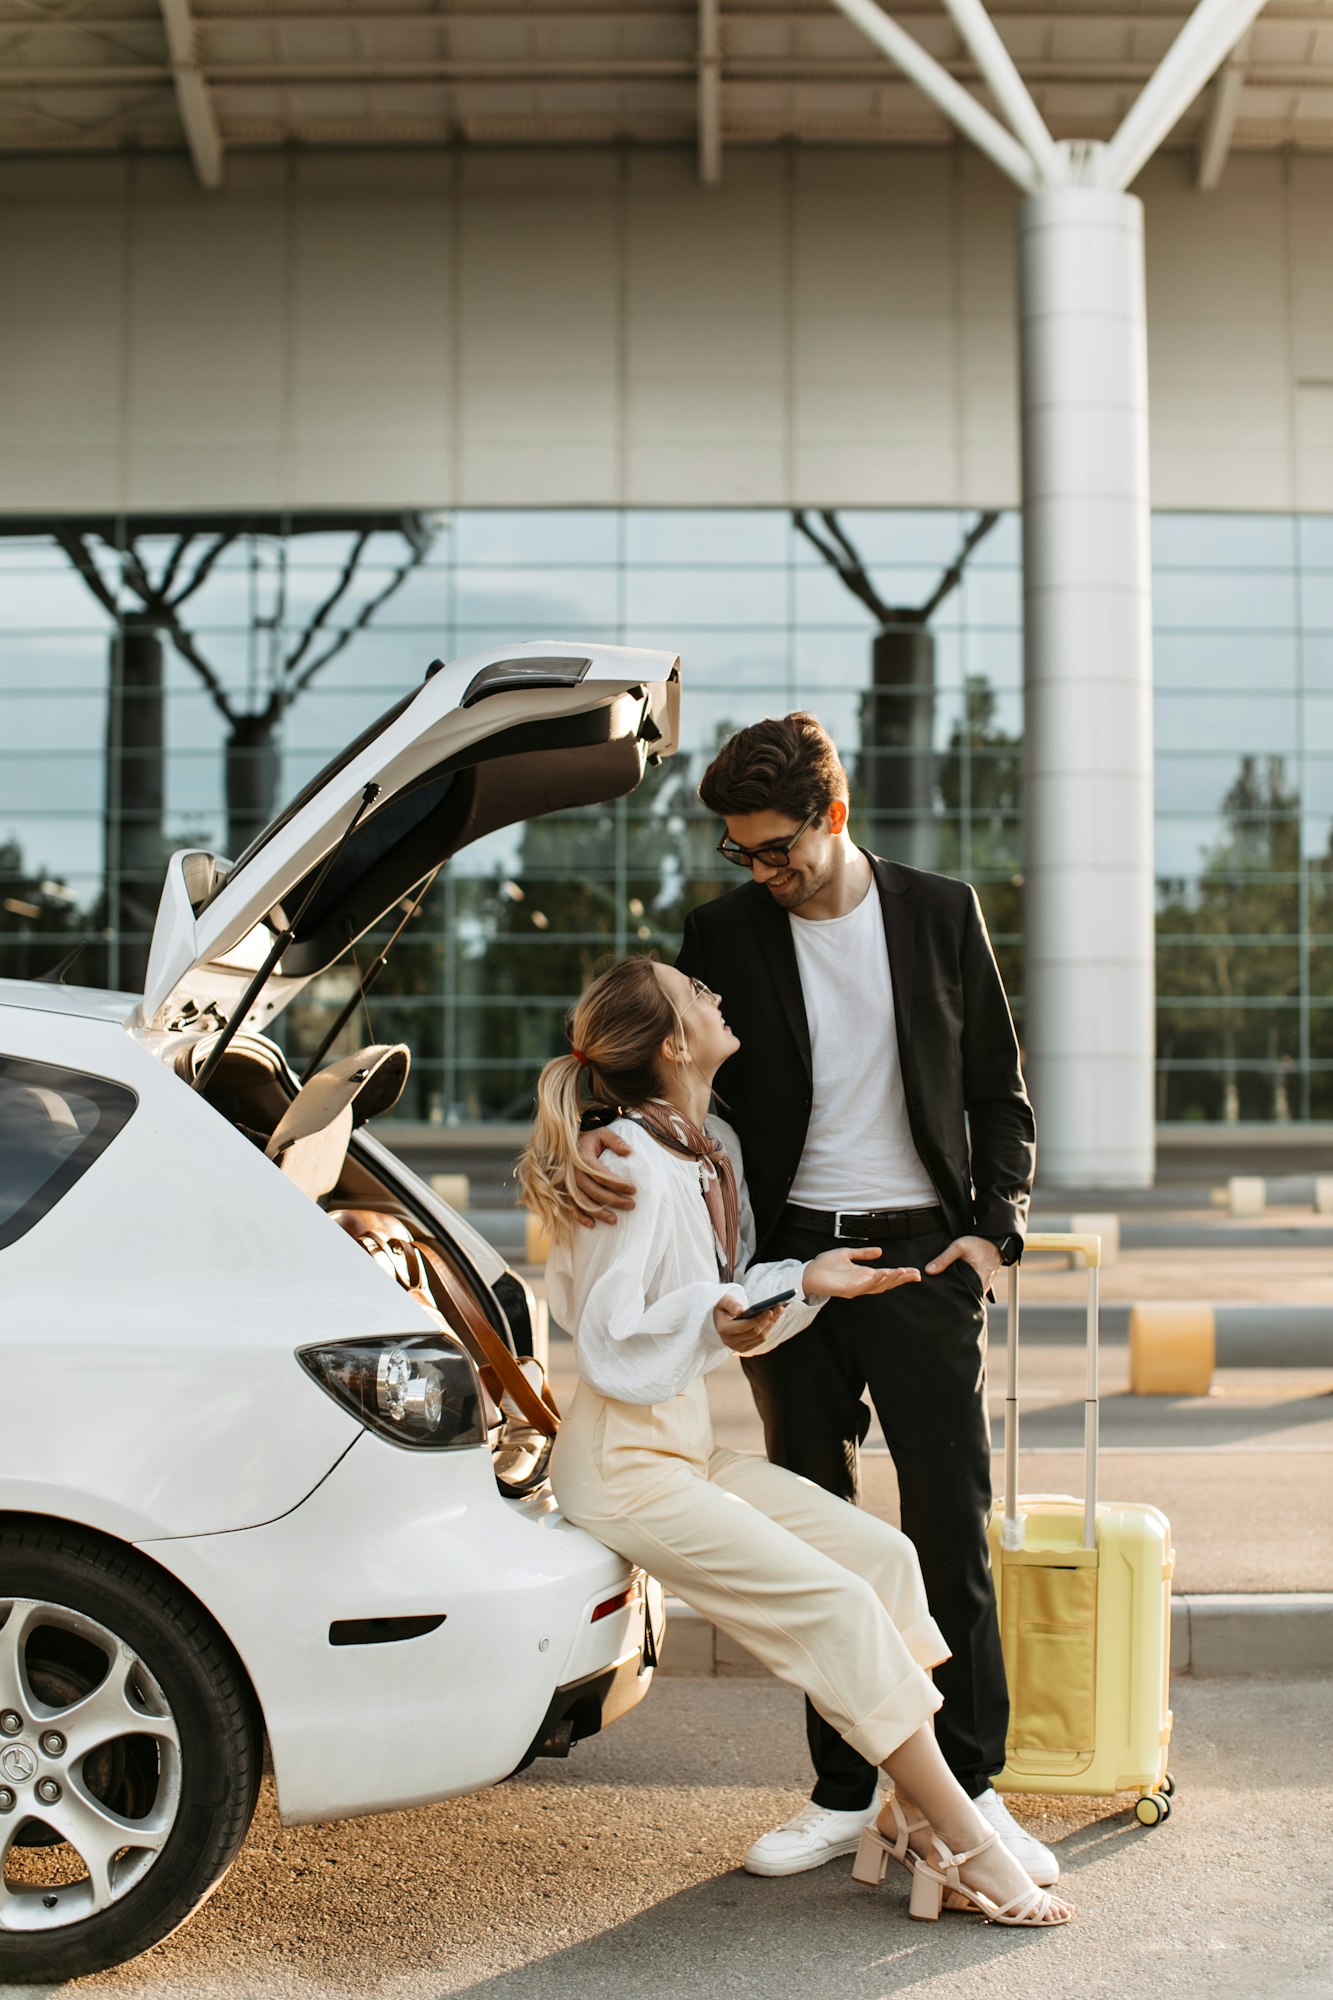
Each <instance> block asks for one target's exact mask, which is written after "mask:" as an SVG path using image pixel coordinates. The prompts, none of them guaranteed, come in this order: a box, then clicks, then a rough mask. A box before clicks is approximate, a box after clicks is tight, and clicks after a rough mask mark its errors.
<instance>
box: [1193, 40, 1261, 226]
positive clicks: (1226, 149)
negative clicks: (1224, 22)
mask: <svg viewBox="0 0 1333 2000" xmlns="http://www.w3.org/2000/svg"><path fill="white" fill-rule="evenodd" d="M1248 40H1249V37H1248V36H1247V37H1246V41H1248ZM1244 51H1245V42H1242V43H1241V45H1240V47H1239V48H1238V49H1237V51H1236V53H1235V55H1234V56H1233V57H1232V58H1231V61H1230V62H1229V63H1225V64H1224V65H1223V67H1222V68H1221V69H1220V70H1219V71H1218V72H1217V78H1216V81H1215V82H1214V84H1213V97H1212V102H1211V104H1210V105H1209V106H1208V119H1207V123H1206V124H1205V125H1204V128H1203V136H1202V138H1201V139H1200V141H1199V164H1198V169H1197V171H1196V173H1195V176H1194V180H1195V186H1196V187H1200V188H1202V189H1204V190H1205V192H1207V191H1208V190H1210V189H1212V188H1215V187H1216V186H1217V184H1218V182H1219V181H1220V180H1221V178H1222V173H1223V170H1224V168H1225V167H1226V163H1227V155H1228V154H1229V153H1230V151H1231V140H1232V135H1233V134H1234V132H1235V130H1236V120H1237V118H1238V117H1239V115H1240V100H1241V98H1242V96H1243V95H1244V92H1245V70H1246V62H1245V53H1244Z"/></svg>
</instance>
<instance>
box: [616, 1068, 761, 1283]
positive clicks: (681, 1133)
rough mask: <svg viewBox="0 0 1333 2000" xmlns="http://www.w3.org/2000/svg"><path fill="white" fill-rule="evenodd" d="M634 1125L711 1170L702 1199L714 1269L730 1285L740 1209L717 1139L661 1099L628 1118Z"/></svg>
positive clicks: (737, 1252)
mask: <svg viewBox="0 0 1333 2000" xmlns="http://www.w3.org/2000/svg"><path fill="white" fill-rule="evenodd" d="M628 1115H629V1117H631V1118H632V1119H633V1120H634V1122H635V1124H636V1125H642V1126H643V1127H644V1129H645V1131H648V1132H651V1133H652V1135H653V1137H654V1138H655V1139H657V1140H658V1141H660V1143H661V1144H662V1145H664V1146H665V1147H666V1148H667V1149H668V1151H669V1152H672V1153H683V1154H685V1155H686V1157H687V1158H689V1159H691V1160H698V1161H700V1162H701V1163H702V1164H703V1166H704V1167H705V1168H706V1169H707V1168H711V1169H712V1171H711V1173H708V1174H707V1175H706V1177H705V1178H704V1179H703V1196H704V1200H705V1201H706V1202H707V1204H708V1217H709V1220H710V1222H711V1223H712V1225H713V1239H714V1242H715V1243H716V1245H717V1265H718V1270H719V1272H720V1273H721V1276H722V1281H723V1283H724V1284H730V1282H731V1280H732V1277H733V1276H734V1274H735V1270H736V1259H737V1257H738V1256H739V1255H740V1233H741V1206H740V1196H739V1194H738V1193H737V1189H736V1169H735V1168H734V1167H733V1166H732V1164H731V1156H730V1154H729V1153H728V1152H727V1149H726V1147H725V1146H724V1145H723V1144H722V1141H721V1140H720V1139H714V1138H712V1137H711V1135H710V1134H709V1133H707V1132H705V1131H704V1129H703V1127H702V1125H696V1124H695V1123H694V1120H693V1119H692V1118H687V1117H686V1116H685V1113H684V1112H683V1111H677V1109H676V1107H675V1106H674V1104H668V1103H667V1102H666V1100H665V1099H664V1098H661V1097H654V1098H651V1099H650V1100H649V1102H648V1103H647V1104H641V1105H640V1106H639V1107H638V1109H637V1110H635V1111H631V1112H630V1113H629V1114H628Z"/></svg>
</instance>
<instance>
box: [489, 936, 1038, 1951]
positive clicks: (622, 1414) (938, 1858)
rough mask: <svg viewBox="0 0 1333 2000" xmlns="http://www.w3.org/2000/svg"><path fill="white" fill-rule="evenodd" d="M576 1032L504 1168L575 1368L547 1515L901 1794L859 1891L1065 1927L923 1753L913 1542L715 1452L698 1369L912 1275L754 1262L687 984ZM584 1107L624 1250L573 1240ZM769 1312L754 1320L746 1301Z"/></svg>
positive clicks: (759, 1465)
mask: <svg viewBox="0 0 1333 2000" xmlns="http://www.w3.org/2000/svg"><path fill="white" fill-rule="evenodd" d="M571 1026H572V1043H573V1046H572V1050H571V1052H570V1053H569V1054H568V1055H564V1056H558V1057H557V1058H556V1059H555V1060H554V1061H553V1062H549V1063H547V1065H546V1067H545V1068H544V1069H543V1071H542V1073H541V1077H540V1080H539V1083H538V1087H537V1119H536V1124H535V1127H534V1131H533V1136H532V1141H531V1144H530V1145H529V1147H528V1150H527V1152H526V1153H525V1154H524V1156H523V1159H522V1161H521V1163H520V1168H519V1178H520V1182H521V1185H522V1189H523V1199H524V1201H525V1202H526V1204H527V1205H528V1207H530V1208H532V1209H534V1210H535V1211H536V1213H537V1214H538V1215H540V1216H541V1218H542V1220H543V1221H544V1222H545V1224H546V1226H547V1228H548V1230H549V1231H550V1233H551V1237H552V1242H553V1246H554V1247H553V1249H552V1252H551V1257H550V1261H549V1263H548V1266H547V1278H548V1283H549V1288H550V1297H551V1305H552V1309H553V1311H554V1312H555V1315H556V1317H557V1319H558V1320H559V1321H560V1322H561V1324H562V1325H564V1326H566V1327H568V1328H570V1329H571V1331H572V1332H573V1334H574V1340H575V1348H576V1353H577V1359H578V1371H579V1386H578V1390H577V1392H576V1394H575V1397H574V1400H573V1404H572V1406H571V1408H570V1412H569V1415H568V1417H567V1418H566V1421H565V1423H564V1425H563V1427H562V1429H561V1432H560V1436H559V1438H558V1439H557V1441H556V1446H555V1451H554V1454H553V1457H552V1464H551V1470H552V1483H553V1485H554V1488H555V1493H556V1497H557V1499H558V1500H559V1503H560V1507H561V1510H562V1512H563V1513H564V1514H565V1516H566V1517H567V1518H568V1519H569V1520H571V1521H574V1522H576V1523H577V1524H578V1525H580V1526H581V1527H584V1528H586V1529H588V1530H589V1532H590V1533H592V1534H594V1535H596V1536H597V1537H598V1539H599V1540H600V1541H603V1542H605V1543H606V1544H607V1546H608V1547H610V1548H613V1549H615V1550H616V1551H617V1552H618V1553H619V1554H621V1555H623V1556H624V1557H625V1558H626V1560H627V1561H629V1562H633V1563H637V1564H639V1565H640V1566H641V1567H642V1568H644V1569H646V1570H648V1571H650V1572H651V1573H652V1574H653V1575H654V1576H656V1577H658V1578H660V1580H661V1581H662V1582H663V1583H664V1584H666V1585H667V1586H668V1588H670V1589H672V1590H674V1591H675V1592H676V1593H677V1594H678V1595H679V1596H680V1597H681V1598H683V1599H684V1601H685V1602H686V1603H687V1604H691V1605H693V1606H694V1607H695V1608H696V1609H697V1610H699V1611H700V1612H702V1613H703V1614H704V1615H705V1616H706V1617H708V1618H710V1619H711V1620H712V1621H713V1622H714V1623H715V1624H716V1625H717V1627H718V1628H719V1630H721V1631H724V1632H727V1633H729V1634H730V1635H731V1636H732V1637H733V1638H735V1639H737V1640H739V1642H740V1643H741V1644H742V1645H744V1646H746V1647H748V1649H749V1650H750V1651H751V1652H752V1653H753V1654H755V1656H756V1657H757V1658H758V1659H759V1660H761V1661H762V1662H763V1663H764V1665H765V1666H767V1667H769V1668H770V1669H771V1670H772V1671H773V1672H774V1673H775V1674H778V1675H780V1676H781V1678H782V1679H784V1680H787V1681H790V1682H791V1683H792V1684H793V1685H794V1686H796V1687H798V1688H800V1689H802V1691H803V1692H804V1693H806V1694H807V1695H808V1696H809V1698H810V1700H811V1701H812V1702H813V1703H814V1705H815V1707H816V1708H817V1709H818V1710H819V1711H820V1713H821V1714H822V1715H823V1716H825V1717H826V1718H827V1720H828V1721H829V1722H831V1723H832V1724H833V1726H834V1727H835V1728H836V1729H838V1730H839V1731H840V1732H841V1733H842V1734H843V1736H844V1737H845V1738H846V1739H847V1741H848V1742H849V1743H851V1744H852V1745H853V1746H854V1747H855V1748H856V1749H858V1750H859V1751H861V1753H862V1754H863V1755H864V1756H865V1757H867V1758H869V1759H870V1760H871V1761H872V1762H873V1763H875V1764H879V1765H882V1766H883V1768H884V1769H885V1770H886V1771H887V1773H888V1774H889V1777H890V1779H891V1780H892V1782H893V1784H894V1786H895V1788H896V1794H897V1795H896V1797H893V1798H891V1799H890V1800H889V1802H888V1804H887V1805H886V1806H885V1809H884V1812H883V1813H882V1814H881V1815H880V1821H879V1826H878V1828H872V1829H870V1830H869V1831H868V1832H867V1833H866V1834H865V1836H864V1837H863V1839H862V1842H861V1850H860V1854H859V1857H858V1862H857V1868H856V1871H855V1872H856V1873H857V1875H858V1877H859V1878H861V1879H863V1880H870V1881H879V1880H882V1879H883V1876H884V1873H885V1869H886V1866H887V1861H888V1859H889V1858H893V1859H895V1860H898V1861H900V1862H902V1863H903V1864H904V1865H905V1866H907V1867H908V1868H909V1869H911V1871H912V1876H913V1880H912V1898H911V1910H912V1914H913V1915H914V1916H919V1917H925V1918H933V1917H936V1916H937V1915H938V1914H939V1910H940V1908H941V1906H942V1904H943V1903H944V1901H945V1899H946V1898H947V1899H948V1902H949V1906H950V1907H954V1908H970V1909H973V1910H975V1911H977V1912H978V1913H980V1914H982V1915H985V1916H987V1917H989V1918H991V1919H992V1921H995V1922H999V1923H1005V1924H1022V1925H1033V1926H1047V1925H1052V1924H1058V1923H1064V1922H1065V1921H1066V1920H1067V1919H1068V1917H1069V1916H1070V1914H1071V1912H1070V1909H1069V1906H1068V1904H1066V1903H1064V1902H1063V1901H1062V1900H1061V1899H1060V1898H1058V1897H1055V1896H1053V1895H1051V1894H1050V1893H1049V1892H1047V1891H1045V1890H1042V1889H1038V1888H1037V1887H1036V1885H1035V1884H1034V1883H1033V1881H1032V1880H1031V1878H1030V1876H1029V1875H1028V1874H1027V1872H1026V1871H1025V1870H1024V1869H1023V1868H1022V1867H1021V1866H1020V1865H1019V1863H1018V1862H1017V1861H1015V1860H1014V1858H1013V1856H1012V1855H1011V1854H1010V1853H1009V1851H1008V1850H1007V1848H1005V1847H1004V1846H1003V1845H1002V1844H1001V1842H1000V1840H999V1838H998V1836H997V1835H996V1834H995V1833H994V1832H993V1830H992V1829H991V1828H989V1827H988V1826H987V1825H986V1822H985V1821H984V1819H982V1817H981V1816H980V1814H979V1813H978V1812H977V1810H976V1808H975V1806H974V1805H973V1803H972V1801H971V1800H970V1799H969V1798H968V1797H967V1794H966V1793H965V1792H964V1791H963V1790H962V1789H961V1787H960V1786H959V1785H958V1783H957V1781H956V1780H955V1779H954V1777H953V1776H952V1775H951V1773H950V1771H949V1768H948V1766H947V1765H946V1764H945V1762H944V1759H943V1757H942V1756H941V1755H940V1753H939V1750H938V1748H937V1747H936V1743H935V1735H934V1730H933V1727H932V1724H931V1718H932V1716H933V1715H934V1713H935V1710H936V1709H937V1708H938V1707H939V1705H940V1697H939V1695H938V1693H937V1692H936V1690H935V1688H934V1686H933V1684H932V1682H931V1680H930V1677H929V1673H928V1669H929V1668H930V1667H932V1666H936V1665H938V1664H939V1663H940V1662H941V1661H942V1660H944V1659H946V1658H947V1657H948V1648H947V1647H946V1646H945V1644H944V1641H943V1639H942V1638H941V1636H940V1632H939V1628H938V1627H937V1626H936V1624H935V1621H934V1619H933V1618H932V1617H931V1615H930V1611H929V1607H928V1606H927V1603H926V1598H925V1592H924V1589H923V1587H922V1583H921V1571H920V1567H919V1565H918V1563H917V1559H916V1552H915V1550H914V1549H913V1547H912V1544H911V1543H910V1542H909V1541H907V1539H906V1538H905V1537H904V1536H903V1535H901V1534H900V1533H899V1532H898V1530H897V1529H896V1528H892V1527H890V1526H889V1525H888V1524H887V1523H886V1522H883V1521H879V1520H876V1519H875V1518H874V1517H873V1516H872V1515H869V1514H866V1513H863V1512H862V1511H861V1510H860V1509H858V1508H855V1507H849V1506H848V1505H847V1504H846V1502H845V1501H842V1500H839V1499H836V1498H834V1497H833V1496H832V1495H830V1494H828V1493H825V1492H824V1491H823V1490H822V1489H821V1488H819V1487H817V1486H815V1485H813V1484H811V1483H810V1482H809V1481H807V1480H804V1479H800V1478H798V1477H797V1476H796V1475H795V1474H793V1473H790V1472H786V1471H783V1470H782V1469H781V1468H780V1467H778V1466H775V1465H771V1464H769V1462H768V1461H767V1459H764V1458H761V1457H759V1456H757V1455H754V1456H751V1455H748V1454H745V1453H741V1452H735V1451H724V1450H720V1449H719V1448H718V1447H717V1446H716V1445H715V1444H714V1441H713V1435H712V1428H711V1424H710V1420H709V1410H708V1399H707V1393H706V1390H705V1386H704V1377H705V1375H707V1374H708V1373H709V1371H710V1370H711V1369H713V1368H715V1367H717V1366H718V1365H719V1364H720V1363H721V1362H724V1361H725V1360H726V1359H727V1358H728V1356H729V1355H731V1354H753V1353H757V1352H760V1351H761V1350H767V1349H770V1348H772V1347H775V1346H777V1345H778V1344H779V1343H780V1342H781V1341H783V1340H786V1339H788V1338H790V1337H791V1335H793V1334H795V1333H798V1332H800V1331H801V1329H802V1328H803V1327H806V1326H808V1325H809V1324H810V1322H811V1320H812V1319H813V1318H814V1316H815V1315H816V1314H817V1313H818V1311H819V1309H820V1306H821V1305H822V1303H823V1301H824V1300H825V1299H826V1298H855V1297H859V1296H861V1295H863V1294H865V1293H869V1292H877V1291H889V1290H892V1289H893V1288H894V1287H895V1286H899V1285H906V1284H914V1283H917V1282H918V1281H919V1278H920V1273H919V1272H918V1271H916V1270H914V1269H907V1270H881V1269H875V1268H872V1267H873V1264H874V1262H875V1260H876V1259H877V1258H878V1257H879V1256H880V1252H879V1250H878V1249H877V1248H874V1247H865V1248H859V1249H852V1250H836V1251H825V1252H824V1253H823V1254H822V1255H820V1256H818V1257H816V1258H814V1259H812V1260H811V1261H810V1262H809V1263H807V1264H804V1265H802V1264H800V1263H797V1262H795V1261H786V1262H782V1263H776V1264H754V1263H751V1261H750V1259H751V1257H752V1255H753V1250H754V1240H755V1239H754V1225H753V1221H752V1218H751V1214H750V1206H749V1202H748V1200H747V1197H746V1192H745V1182H744V1176H743V1171H742V1163H741V1158H740V1149H739V1145H738V1143H737V1141H736V1136H735V1134H734V1132H732V1130H731V1128H730V1127H729V1126H728V1125H726V1124H725V1123H724V1122H723V1121H722V1120H721V1119H719V1118H716V1117H714V1116H712V1115H711V1114H710V1110H709V1105H710V1098H711V1091H712V1081H713V1077H714V1075H715V1073H716V1071H717V1070H718V1068H719V1067H720V1066H721V1064H722V1063H723V1062H725V1060H726V1059H727V1057H728V1056H729V1055H731V1054H733V1053H734V1051H735V1050H736V1049H737V1048H738V1047H739V1043H738V1041H737V1038H736V1036H735V1035H733V1034H732V1032H731V1030H730V1029H729V1028H728V1026H727V1024H726V1021H725V1020H724V1019H723V1016H722V1009H721V1003H720V1001H719V998H718V995H717V994H715V993H712V992H710V991H709V990H708V988H707V987H705V986H704V985H703V984H702V982H700V981H698V980H692V979H690V978H688V977H687V976H686V974H684V973H683V972H680V971H678V970H677V969H676V968H675V967H674V966H669V965H663V964H660V963H659V962H658V961H657V960H656V959H654V958H651V957H643V958H633V959H627V960H624V961H622V962H621V963H620V964H618V965H615V966H613V967H612V968H611V969H610V971H608V972H605V973H603V974H602V975H601V976H600V977H599V978H597V979H595V980H594V981H593V983H592V984H591V985H590V986H589V988H588V990H587V991H586V992H585V994H584V995H583V998H582V999H581V1000H580V1001H579V1003H578V1005H577V1007H576V1008H575V1010H574V1014H573V1017H572V1024H571ZM774 1088H775V1089H781V1088H782V1083H781V1080H780V1079H775V1081H774ZM589 1100H591V1101H595V1102H597V1103H600V1104H604V1105H608V1106H614V1107H617V1109H618V1116H617V1118H616V1120H615V1123H614V1125H613V1128H612V1129H613V1130H614V1131H615V1132H616V1133H617V1135H618V1136H619V1137H622V1138H624V1139H625V1140H626V1141H627V1142H628V1143H629V1145H630V1146H631V1148H632V1152H631V1155H630V1157H629V1158H628V1159H626V1160H620V1161H618V1162H617V1166H618V1169H619V1170H620V1171H621V1172H622V1173H623V1174H625V1175H626V1176H627V1177H628V1178H629V1179H630V1180H631V1181H632V1183H633V1185H634V1188H635V1193H636V1201H635V1205H634V1207H633V1208H632V1209H629V1210H626V1211H625V1212H624V1213H623V1214H622V1216H621V1219H620V1222H619V1225H618V1226H617V1227H616V1228H615V1229H605V1228H602V1229H597V1228H587V1227H580V1224H583V1223H586V1222H590V1221H591V1220H592V1218H593V1215H594V1213H595V1210H594V1209H593V1207H592V1206H591V1205H590V1204H589V1202H588V1200H587V1198H586V1197H585V1196H584V1195H583V1194H582V1193H581V1192H580V1177H581V1176H583V1177H585V1178H586V1173H587V1169H586V1167H584V1165H583V1163H582V1161H581V1160H580V1156H579V1151H578V1141H579V1129H580V1118H581V1115H582V1112H583V1110H584V1109H585V1107H586V1104H587V1102H588V1101H589ZM780 1294H781V1295H785V1301H784V1302H783V1303H779V1304H773V1305H770V1306H769V1307H768V1309H767V1310H765V1311H763V1312H762V1313H760V1314H758V1315H757V1316H749V1317H747V1314H748V1313H749V1308H750V1301H751V1300H753V1301H756V1302H759V1301H765V1300H770V1299H773V1298H774V1297H775V1295H780ZM910 1801H915V1804H912V1803H910Z"/></svg>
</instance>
